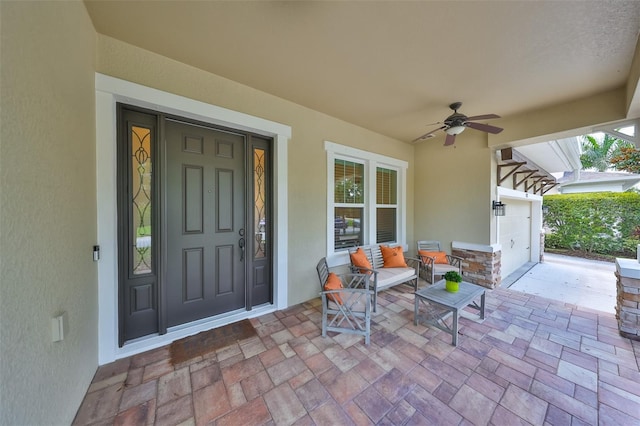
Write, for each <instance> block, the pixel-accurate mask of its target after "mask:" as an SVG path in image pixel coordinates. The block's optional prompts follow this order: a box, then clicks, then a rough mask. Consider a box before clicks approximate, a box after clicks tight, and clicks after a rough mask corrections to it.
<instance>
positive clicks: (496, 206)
mask: <svg viewBox="0 0 640 426" xmlns="http://www.w3.org/2000/svg"><path fill="white" fill-rule="evenodd" d="M492 207H493V214H494V216H504V215H505V214H506V213H507V211H506V207H507V206H506V205H505V204H503V203H502V201H493V206H492Z"/></svg>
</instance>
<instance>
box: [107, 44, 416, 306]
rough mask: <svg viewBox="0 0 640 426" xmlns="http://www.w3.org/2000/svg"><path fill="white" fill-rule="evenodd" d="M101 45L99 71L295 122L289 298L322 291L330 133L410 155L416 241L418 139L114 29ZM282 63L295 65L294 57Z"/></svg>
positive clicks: (409, 231) (410, 216)
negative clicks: (341, 116)
mask: <svg viewBox="0 0 640 426" xmlns="http://www.w3.org/2000/svg"><path fill="white" fill-rule="evenodd" d="M97 46H98V53H97V71H98V72H99V73H102V74H106V75H110V76H113V77H117V78H120V79H123V80H127V81H130V82H134V83H138V84H142V85H145V86H149V87H153V88H156V89H160V90H163V91H166V92H169V93H173V94H177V95H181V96H185V97H188V98H191V99H195V100H199V101H202V102H206V103H209V104H212V105H216V106H220V107H223V108H228V109H232V110H235V111H240V112H243V113H245V114H251V115H254V116H257V117H261V118H265V119H268V120H272V121H275V122H279V123H282V124H285V125H288V126H291V129H292V138H291V140H290V142H289V146H288V148H289V156H288V160H289V161H288V172H289V175H288V182H289V188H288V194H287V195H288V198H289V199H288V206H289V210H288V213H289V229H288V232H289V241H288V244H289V257H288V267H289V270H288V275H289V297H288V304H289V305H292V304H296V303H299V302H303V301H305V300H309V299H311V298H313V297H316V296H317V294H318V289H319V284H318V282H317V276H316V272H315V265H316V263H317V261H318V260H319V259H320V258H321V257H322V256H325V255H326V235H327V219H326V211H327V207H326V205H327V187H326V186H327V166H326V158H327V155H326V151H325V149H324V141H326V140H329V141H331V142H335V143H338V144H342V145H348V146H352V147H355V148H358V149H362V150H367V151H370V152H374V153H378V154H382V155H386V156H390V157H393V158H397V159H400V160H404V161H407V162H408V163H409V169H408V172H407V184H408V186H407V194H408V201H407V235H408V236H409V241H408V243H409V244H410V246H411V247H413V244H414V243H413V240H412V239H411V237H412V236H413V181H414V179H413V172H414V162H413V146H412V145H409V144H406V143H402V142H399V141H397V140H394V139H391V138H388V137H385V136H382V135H379V134H376V133H373V132H371V131H368V130H365V129H363V128H361V127H357V126H354V125H352V124H349V123H346V122H344V121H341V120H338V119H335V118H333V117H330V116H327V115H325V114H321V113H319V112H317V111H313V110H310V109H308V108H305V107H302V106H300V105H297V104H294V103H292V102H289V101H286V100H284V99H281V98H278V97H275V96H272V95H269V94H267V93H264V92H260V91H258V90H255V89H252V88H250V87H247V86H244V85H241V84H238V83H236V82H233V81H231V80H228V79H225V78H222V77H219V76H216V75H213V74H210V73H207V72H204V71H202V70H200V69H197V68H194V67H190V66H187V65H184V64H182V63H180V62H177V61H174V60H171V59H168V58H166V57H163V56H160V55H157V54H154V53H152V52H149V51H146V50H143V49H140V48H137V47H134V46H132V45H129V44H126V43H123V42H120V41H118V40H115V39H113V38H110V37H106V36H102V35H98V45H97ZM283 66H288V67H291V66H295V58H292V62H291V63H289V64H283ZM309 84H312V82H309ZM339 95H340V94H338V93H337V94H336V96H339Z"/></svg>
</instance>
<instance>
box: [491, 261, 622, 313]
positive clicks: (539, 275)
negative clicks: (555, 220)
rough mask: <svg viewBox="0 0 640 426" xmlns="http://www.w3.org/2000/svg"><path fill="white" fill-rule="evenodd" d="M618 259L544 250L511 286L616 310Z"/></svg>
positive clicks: (554, 297) (594, 307)
mask: <svg viewBox="0 0 640 426" xmlns="http://www.w3.org/2000/svg"><path fill="white" fill-rule="evenodd" d="M615 270H616V265H615V263H609V262H602V261H598V260H589V259H582V258H578V257H571V256H562V255H558V254H551V253H545V254H544V262H543V263H538V264H536V265H535V266H533V267H532V268H531V269H529V270H528V271H527V272H525V273H524V275H522V276H521V277H520V278H518V279H516V280H515V282H513V284H511V285H508V283H507V286H508V287H509V288H510V289H511V290H517V291H521V292H523V293H527V294H534V295H537V296H542V297H546V298H548V299H554V300H559V301H562V302H566V303H570V304H573V305H577V306H583V307H587V308H590V309H595V310H598V311H604V312H608V313H611V314H615V306H616V277H615V275H614V273H615ZM503 285H504V284H503Z"/></svg>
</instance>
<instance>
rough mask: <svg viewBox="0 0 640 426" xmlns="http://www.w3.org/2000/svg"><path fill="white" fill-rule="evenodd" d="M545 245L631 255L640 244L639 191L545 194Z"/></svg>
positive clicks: (634, 254) (547, 246)
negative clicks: (546, 208) (546, 209)
mask: <svg viewBox="0 0 640 426" xmlns="http://www.w3.org/2000/svg"><path fill="white" fill-rule="evenodd" d="M543 205H544V206H547V207H548V212H547V213H546V214H545V215H544V225H545V230H546V235H545V248H555V249H568V250H581V251H587V252H591V253H598V254H605V255H620V256H625V257H629V256H632V257H635V256H636V247H637V244H639V243H640V194H638V193H635V192H621V193H610V192H594V193H585V194H559V195H545V196H544V201H543Z"/></svg>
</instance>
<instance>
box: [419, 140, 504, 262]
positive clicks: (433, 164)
mask: <svg viewBox="0 0 640 426" xmlns="http://www.w3.org/2000/svg"><path fill="white" fill-rule="evenodd" d="M443 143H444V136H440V137H438V138H436V139H427V140H426V141H423V142H420V143H419V144H417V145H416V155H415V163H416V170H415V187H416V193H415V226H414V227H415V234H414V237H415V239H416V240H439V241H440V242H441V244H442V246H443V249H445V250H446V251H447V252H451V242H452V241H461V242H468V243H474V244H490V243H491V241H490V231H491V228H490V226H489V225H490V222H491V194H492V188H493V187H492V185H491V182H492V181H495V180H492V176H491V174H492V162H491V155H492V154H491V151H490V149H489V148H488V147H487V136H486V134H485V133H482V132H477V131H474V130H470V129H468V130H466V131H465V132H464V133H462V134H460V135H458V136H457V137H456V143H455V144H454V145H453V146H443ZM493 179H495V178H493Z"/></svg>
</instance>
